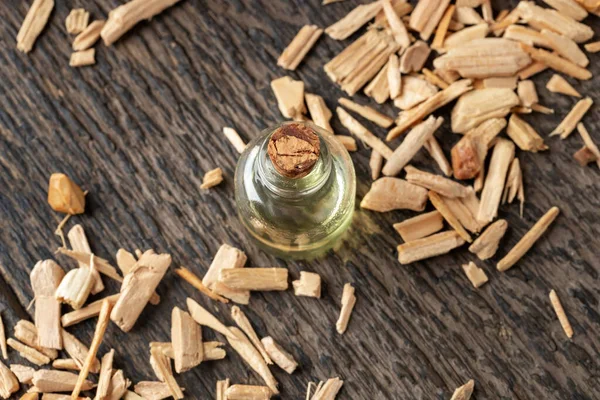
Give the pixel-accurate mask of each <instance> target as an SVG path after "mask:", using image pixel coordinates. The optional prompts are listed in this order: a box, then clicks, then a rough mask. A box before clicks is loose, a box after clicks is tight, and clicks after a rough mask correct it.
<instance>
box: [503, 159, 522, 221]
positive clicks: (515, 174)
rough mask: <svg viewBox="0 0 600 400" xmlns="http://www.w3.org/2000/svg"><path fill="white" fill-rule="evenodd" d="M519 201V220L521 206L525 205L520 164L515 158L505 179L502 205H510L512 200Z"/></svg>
mask: <svg viewBox="0 0 600 400" xmlns="http://www.w3.org/2000/svg"><path fill="white" fill-rule="evenodd" d="M515 198H517V199H519V202H520V203H521V211H520V215H521V218H522V217H523V204H524V203H525V192H524V188H523V173H522V172H521V164H520V163H519V159H518V158H515V159H514V160H513V161H512V163H511V165H510V170H509V171H508V177H507V178H506V186H505V187H504V194H503V195H502V204H504V203H506V202H507V201H508V203H509V204H512V202H513V201H514V199H515Z"/></svg>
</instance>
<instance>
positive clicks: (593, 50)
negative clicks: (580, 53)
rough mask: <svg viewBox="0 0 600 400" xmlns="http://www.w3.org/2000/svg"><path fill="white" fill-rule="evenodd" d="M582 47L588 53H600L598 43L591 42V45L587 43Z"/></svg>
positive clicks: (599, 43) (599, 44)
mask: <svg viewBox="0 0 600 400" xmlns="http://www.w3.org/2000/svg"><path fill="white" fill-rule="evenodd" d="M583 47H585V50H586V51H588V52H590V53H597V52H599V51H600V41H598V42H593V43H587V44H585V45H583Z"/></svg>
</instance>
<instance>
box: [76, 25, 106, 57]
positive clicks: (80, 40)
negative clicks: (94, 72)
mask: <svg viewBox="0 0 600 400" xmlns="http://www.w3.org/2000/svg"><path fill="white" fill-rule="evenodd" d="M105 23H106V20H103V19H101V20H96V21H94V22H92V23H91V24H89V25H88V26H87V27H86V28H85V29H84V30H83V31H81V33H80V34H79V35H77V36H76V37H75V40H73V46H72V47H73V50H74V51H83V50H87V49H89V48H90V47H92V46H93V45H94V44H95V43H96V42H97V41H98V39H100V32H101V31H102V28H104V24H105Z"/></svg>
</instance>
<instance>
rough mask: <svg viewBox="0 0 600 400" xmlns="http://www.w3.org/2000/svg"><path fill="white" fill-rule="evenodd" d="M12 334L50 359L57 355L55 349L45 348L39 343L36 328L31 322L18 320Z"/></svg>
mask: <svg viewBox="0 0 600 400" xmlns="http://www.w3.org/2000/svg"><path fill="white" fill-rule="evenodd" d="M14 335H15V338H17V339H18V340H20V341H21V342H22V343H24V344H25V345H27V346H29V347H32V348H34V349H35V350H37V351H39V352H41V353H42V354H44V355H45V356H46V357H48V358H50V360H54V359H55V358H56V357H58V351H57V350H54V349H49V348H45V347H42V346H40V345H39V340H38V332H37V328H36V327H35V325H34V324H33V323H31V322H29V321H26V320H20V321H19V322H17V324H16V325H15V330H14Z"/></svg>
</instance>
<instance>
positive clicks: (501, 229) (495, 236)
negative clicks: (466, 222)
mask: <svg viewBox="0 0 600 400" xmlns="http://www.w3.org/2000/svg"><path fill="white" fill-rule="evenodd" d="M507 227H508V223H507V222H506V220H504V219H499V220H498V221H496V222H494V223H493V224H491V225H490V226H488V227H487V229H486V230H485V231H483V233H482V234H481V235H480V236H479V237H478V238H477V239H475V241H474V242H473V244H472V245H471V246H469V251H470V252H471V253H473V254H476V255H477V257H478V258H479V259H480V260H482V261H483V260H487V259H489V258H492V257H493V256H494V254H496V251H497V250H498V245H499V244H500V240H501V239H502V237H503V236H504V233H506V228H507Z"/></svg>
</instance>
